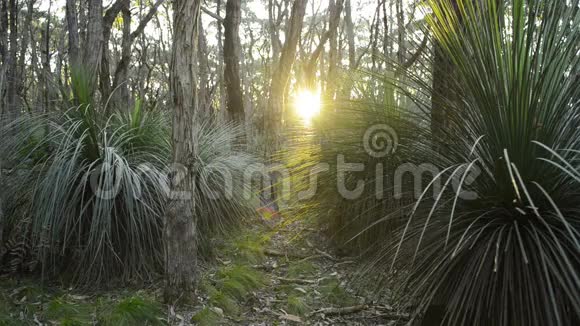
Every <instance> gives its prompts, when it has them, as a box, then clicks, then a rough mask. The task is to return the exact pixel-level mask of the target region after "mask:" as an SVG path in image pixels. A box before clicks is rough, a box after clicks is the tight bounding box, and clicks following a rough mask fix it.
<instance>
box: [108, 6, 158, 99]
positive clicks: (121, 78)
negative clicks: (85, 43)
mask: <svg viewBox="0 0 580 326" xmlns="http://www.w3.org/2000/svg"><path fill="white" fill-rule="evenodd" d="M164 1H165V0H157V1H156V2H155V3H154V4H153V6H152V7H151V8H150V9H149V12H147V14H146V15H145V16H144V17H143V19H141V21H140V22H139V25H138V26H137V28H136V29H135V30H134V31H133V32H131V8H130V4H131V3H130V1H124V2H123V7H122V9H121V10H122V12H123V40H122V43H121V60H119V63H118V64H117V68H116V69H115V76H114V79H113V86H112V88H111V89H113V90H116V94H115V95H114V97H113V98H114V99H115V100H114V103H115V105H117V106H120V107H126V108H130V107H131V105H130V104H131V96H130V94H129V86H128V85H127V82H128V78H129V65H130V63H131V53H132V48H133V41H134V40H135V39H136V38H137V37H139V35H141V33H143V31H144V30H145V26H147V24H148V23H149V21H150V20H151V19H152V18H153V17H154V16H155V14H156V13H157V10H158V9H159V6H161V4H163V2H164Z"/></svg>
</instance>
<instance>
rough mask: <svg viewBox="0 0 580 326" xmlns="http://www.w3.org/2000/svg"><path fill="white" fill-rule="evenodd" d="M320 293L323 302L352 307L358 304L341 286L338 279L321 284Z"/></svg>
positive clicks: (327, 280) (324, 281) (323, 281)
mask: <svg viewBox="0 0 580 326" xmlns="http://www.w3.org/2000/svg"><path fill="white" fill-rule="evenodd" d="M318 291H319V292H320V293H321V297H322V299H321V300H322V301H323V302H326V303H329V304H332V305H335V306H340V307H344V306H350V305H353V304H355V303H356V300H355V298H354V297H353V296H352V295H350V294H349V293H348V292H346V290H345V289H344V288H343V287H342V286H341V283H340V281H339V280H338V279H336V278H330V279H325V280H322V281H321V282H320V287H319V288H318Z"/></svg>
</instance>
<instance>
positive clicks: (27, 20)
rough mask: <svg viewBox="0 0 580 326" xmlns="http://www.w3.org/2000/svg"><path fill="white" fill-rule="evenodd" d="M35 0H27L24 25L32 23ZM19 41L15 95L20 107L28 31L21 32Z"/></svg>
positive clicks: (24, 75) (22, 94) (22, 95)
mask: <svg viewBox="0 0 580 326" xmlns="http://www.w3.org/2000/svg"><path fill="white" fill-rule="evenodd" d="M34 3H35V0H29V1H28V3H27V5H26V17H25V18H24V25H23V26H24V27H27V26H30V24H31V23H32V14H33V11H34ZM21 35H22V36H21V42H20V53H19V55H18V66H17V76H16V80H15V82H16V95H17V106H18V107H21V104H20V103H21V101H20V100H19V99H20V98H23V97H25V95H26V94H24V80H25V79H26V50H27V49H28V43H29V38H30V33H28V31H27V30H25V31H23V32H21Z"/></svg>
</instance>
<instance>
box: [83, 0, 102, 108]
mask: <svg viewBox="0 0 580 326" xmlns="http://www.w3.org/2000/svg"><path fill="white" fill-rule="evenodd" d="M88 1H89V15H88V23H87V42H86V44H85V52H84V56H83V66H84V67H85V69H86V70H87V73H88V76H87V78H89V80H88V82H89V87H90V89H89V91H90V93H91V94H92V93H93V92H94V90H95V87H96V85H97V79H98V73H99V67H100V63H101V56H102V54H103V0H88ZM104 100H105V101H106V99H104Z"/></svg>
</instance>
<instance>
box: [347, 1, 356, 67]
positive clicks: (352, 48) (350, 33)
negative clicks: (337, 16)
mask: <svg viewBox="0 0 580 326" xmlns="http://www.w3.org/2000/svg"><path fill="white" fill-rule="evenodd" d="M344 11H345V13H344V22H345V24H346V35H347V39H348V66H349V69H350V70H351V71H352V70H354V69H356V44H355V40H354V23H353V21H352V5H351V0H346V2H345V5H344Z"/></svg>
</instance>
